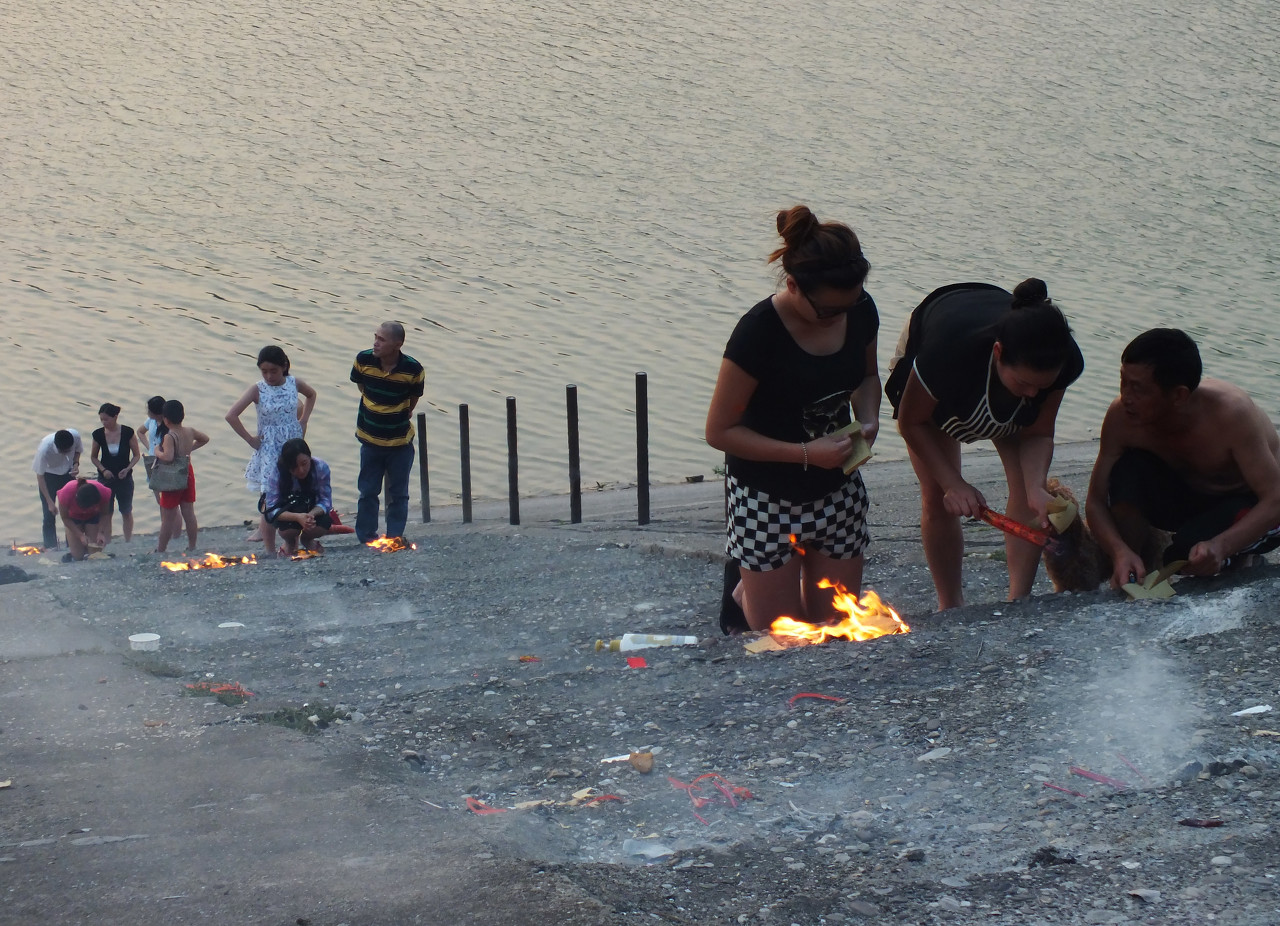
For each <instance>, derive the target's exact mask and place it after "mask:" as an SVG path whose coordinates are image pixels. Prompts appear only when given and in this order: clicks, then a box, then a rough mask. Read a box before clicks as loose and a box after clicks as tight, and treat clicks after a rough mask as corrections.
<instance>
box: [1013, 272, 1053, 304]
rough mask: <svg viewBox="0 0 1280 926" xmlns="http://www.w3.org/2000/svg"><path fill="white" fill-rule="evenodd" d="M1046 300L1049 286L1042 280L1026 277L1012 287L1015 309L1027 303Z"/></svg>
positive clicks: (1038, 302) (1037, 302)
mask: <svg viewBox="0 0 1280 926" xmlns="http://www.w3.org/2000/svg"><path fill="white" fill-rule="evenodd" d="M1048 301H1049V287H1048V286H1047V285H1046V284H1045V282H1044V280H1040V279H1037V278H1036V277H1028V278H1027V279H1025V280H1023V281H1022V282H1021V283H1019V284H1018V285H1017V286H1015V287H1014V288H1013V307H1014V308H1015V309H1020V308H1022V307H1023V306H1028V305H1039V304H1040V303H1042V302H1048Z"/></svg>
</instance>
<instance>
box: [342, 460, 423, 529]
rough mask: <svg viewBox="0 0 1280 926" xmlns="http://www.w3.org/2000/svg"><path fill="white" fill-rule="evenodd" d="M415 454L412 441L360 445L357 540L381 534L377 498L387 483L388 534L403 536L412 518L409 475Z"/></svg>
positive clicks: (357, 483) (357, 484)
mask: <svg viewBox="0 0 1280 926" xmlns="http://www.w3.org/2000/svg"><path fill="white" fill-rule="evenodd" d="M414 453H415V450H414V446H413V443H412V442H410V443H408V444H405V445H404V446H403V447H377V446H374V445H373V444H364V443H362V444H361V445H360V478H359V480H357V482H356V486H357V488H358V489H359V490H360V501H359V503H358V504H357V506H356V539H357V540H359V541H360V542H361V543H368V542H369V541H370V540H375V539H377V537H378V501H379V496H381V495H382V488H383V485H384V484H385V485H386V490H387V536H388V537H403V536H404V525H405V522H406V521H407V520H408V519H409V474H410V472H412V470H413V457H414Z"/></svg>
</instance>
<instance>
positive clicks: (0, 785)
mask: <svg viewBox="0 0 1280 926" xmlns="http://www.w3.org/2000/svg"><path fill="white" fill-rule="evenodd" d="M10 787H13V779H11V778H6V779H5V780H4V781H0V789H3V788H10Z"/></svg>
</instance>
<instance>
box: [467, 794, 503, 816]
mask: <svg viewBox="0 0 1280 926" xmlns="http://www.w3.org/2000/svg"><path fill="white" fill-rule="evenodd" d="M467 810H469V811H471V812H472V813H475V814H480V815H481V816H484V815H486V814H491V813H506V812H507V809H506V808H505V807H490V806H489V805H488V804H486V803H485V802H484V801H481V800H477V799H476V798H474V797H470V796H468V797H467Z"/></svg>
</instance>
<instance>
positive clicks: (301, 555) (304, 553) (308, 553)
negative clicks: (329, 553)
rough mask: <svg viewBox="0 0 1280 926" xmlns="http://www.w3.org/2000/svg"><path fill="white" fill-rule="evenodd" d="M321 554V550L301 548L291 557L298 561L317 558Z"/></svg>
mask: <svg viewBox="0 0 1280 926" xmlns="http://www.w3.org/2000/svg"><path fill="white" fill-rule="evenodd" d="M319 555H320V551H319V550H299V551H298V552H297V553H295V554H293V556H291V557H289V558H290V559H291V560H293V561H294V562H295V563H296V562H297V561H298V560H300V559H315V558H316V557H317V556H319Z"/></svg>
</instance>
